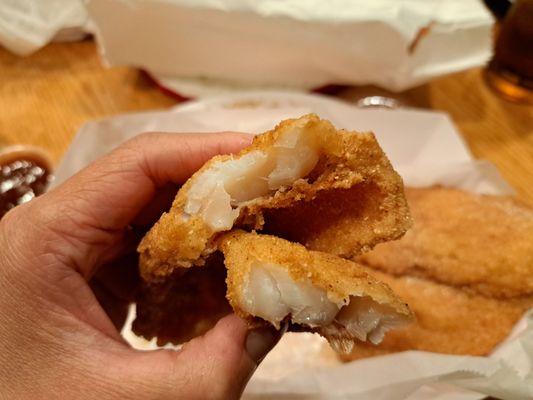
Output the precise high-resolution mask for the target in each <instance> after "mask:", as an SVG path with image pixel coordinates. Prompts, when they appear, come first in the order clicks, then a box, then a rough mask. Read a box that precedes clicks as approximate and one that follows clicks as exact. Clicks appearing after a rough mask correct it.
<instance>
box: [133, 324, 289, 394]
mask: <svg viewBox="0 0 533 400" xmlns="http://www.w3.org/2000/svg"><path fill="white" fill-rule="evenodd" d="M280 337H281V333H280V332H279V331H276V330H274V328H272V327H270V328H262V329H259V330H252V331H249V330H248V329H247V327H246V324H245V323H244V321H242V320H241V319H240V318H238V317H237V316H235V315H229V316H227V317H225V318H223V319H221V320H220V321H219V322H218V323H217V325H216V326H215V327H214V328H213V329H212V330H211V331H209V332H208V333H207V334H206V335H204V336H202V337H199V338H196V339H194V340H192V341H191V342H189V343H187V344H186V345H185V346H184V347H183V349H182V350H181V351H180V352H178V353H176V352H172V351H166V350H165V351H161V352H152V353H144V354H141V355H139V359H138V360H137V361H138V362H139V364H142V365H143V367H142V369H141V370H137V373H141V374H143V375H144V377H145V382H146V383H149V385H150V386H151V387H152V388H158V389H153V390H160V392H159V394H160V395H161V397H162V398H172V396H171V395H172V394H174V395H177V394H179V397H181V398H199V399H238V398H239V397H240V395H241V393H242V391H243V390H244V388H245V386H246V384H247V382H248V380H249V379H250V377H251V375H252V374H253V372H254V371H255V369H256V368H257V366H258V364H259V363H260V362H261V361H262V359H263V358H264V357H265V355H266V354H267V353H268V352H269V351H270V350H271V349H272V348H273V347H274V346H275V344H276V343H277V342H278V341H279V339H280Z"/></svg>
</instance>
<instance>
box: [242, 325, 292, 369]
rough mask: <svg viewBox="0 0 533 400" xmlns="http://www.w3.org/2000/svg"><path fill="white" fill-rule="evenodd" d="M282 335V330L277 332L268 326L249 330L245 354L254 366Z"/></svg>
mask: <svg viewBox="0 0 533 400" xmlns="http://www.w3.org/2000/svg"><path fill="white" fill-rule="evenodd" d="M283 333H284V331H283V328H282V330H280V331H278V330H276V329H275V328H274V327H273V326H270V325H269V326H264V327H261V328H256V329H253V330H250V331H249V332H248V336H246V352H247V353H248V355H249V356H250V358H251V359H252V360H254V361H255V362H256V364H259V363H260V362H261V361H263V358H265V356H266V355H267V354H268V352H269V351H270V350H272V348H273V347H274V346H275V345H276V343H278V341H279V339H280V338H281V336H282V335H283Z"/></svg>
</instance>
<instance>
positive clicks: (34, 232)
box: [0, 133, 279, 399]
mask: <svg viewBox="0 0 533 400" xmlns="http://www.w3.org/2000/svg"><path fill="white" fill-rule="evenodd" d="M249 141H250V139H249V136H248V135H242V134H233V133H218V134H195V135H186V134H183V135H171V134H156V133H153V134H143V135H140V136H138V137H136V138H134V139H132V140H130V141H129V142H126V143H125V144H123V145H122V146H120V147H119V148H117V149H116V150H115V151H113V152H112V153H110V154H109V155H107V156H105V157H103V158H101V159H100V160H98V161H96V162H95V163H93V164H92V165H90V166H89V167H87V168H85V169H84V170H83V171H81V172H79V173H78V174H76V175H75V176H73V177H72V178H71V179H70V180H68V181H67V182H65V183H64V184H62V185H61V186H59V187H57V188H56V189H55V190H52V191H51V192H49V193H47V194H45V195H43V196H41V197H39V198H37V199H34V200H32V201H31V202H29V203H27V204H25V205H22V206H19V207H16V208H15V209H13V210H12V211H10V212H9V213H8V214H6V216H5V217H4V218H3V219H2V220H1V221H0V397H2V398H4V396H5V398H9V399H40V398H43V399H54V398H62V399H63V398H68V399H74V398H76V399H89V398H90V399H92V398H94V399H115V398H116V399H124V398H139V399H152V398H157V399H178V398H180V399H232V398H237V397H239V396H240V394H241V393H242V390H243V389H244V386H245V385H246V383H247V381H248V379H249V378H250V376H251V374H252V373H253V371H254V370H255V368H256V367H257V365H258V363H259V362H260V361H261V359H262V358H263V357H264V356H265V355H266V353H267V352H268V351H269V350H270V349H271V348H272V347H273V346H274V345H275V343H276V342H277V340H278V339H279V334H277V333H275V332H273V331H271V330H268V329H267V330H262V331H251V332H250V333H249V332H248V331H247V328H246V326H245V324H244V322H243V321H241V320H240V319H239V318H237V317H236V316H234V315H230V316H227V317H225V318H223V319H222V320H220V321H219V323H218V324H217V325H216V326H215V327H214V328H213V329H212V330H211V331H209V332H208V333H207V334H206V335H204V336H202V337H199V338H196V339H194V340H192V341H191V342H189V343H187V344H186V345H185V346H184V347H183V348H182V349H181V350H180V351H172V350H157V351H152V352H141V351H136V350H133V349H132V348H130V347H129V346H128V345H127V343H125V342H124V340H123V339H122V338H121V336H120V335H119V333H118V331H117V329H116V327H115V326H114V324H113V322H112V319H111V318H110V317H109V315H108V314H107V313H106V312H105V311H104V309H103V308H102V306H101V304H100V303H99V302H98V300H97V297H96V296H95V292H93V290H92V289H91V286H89V284H88V281H89V280H90V279H91V277H93V276H95V274H97V272H98V271H99V270H100V272H102V271H103V270H102V269H101V267H102V266H103V265H104V264H108V265H110V266H111V268H112V266H113V263H111V264H110V262H112V261H113V260H116V259H117V258H118V257H119V256H121V255H123V254H125V252H127V251H128V249H129V250H131V249H132V246H133V245H134V243H132V241H131V229H130V228H129V227H130V226H131V225H135V224H136V223H139V222H142V220H143V219H144V220H146V218H149V216H150V214H154V204H158V203H160V200H161V196H160V195H159V196H158V194H160V193H161V192H160V191H159V189H160V188H164V187H168V184H169V183H176V184H179V183H182V182H183V181H185V180H186V179H187V178H188V177H189V176H190V175H191V174H192V173H193V172H194V171H196V170H197V169H198V168H199V167H200V166H201V165H202V164H203V163H204V162H205V161H206V160H208V159H209V158H211V157H212V156H214V155H215V154H219V153H229V152H234V151H238V150H240V149H241V148H242V147H244V146H245V145H246V144H248V143H249ZM163 192H164V191H163ZM117 268H118V267H117ZM117 271H119V270H118V269H117ZM98 275H99V278H100V280H102V281H103V282H104V284H105V280H106V278H105V277H106V275H108V276H111V277H113V276H114V277H115V278H116V276H117V274H113V273H111V274H102V276H100V274H98ZM116 283H117V282H115V285H112V286H114V287H115V288H116V287H117V285H116ZM118 283H120V281H118ZM118 286H119V287H120V284H119V285H118ZM123 289H124V288H123ZM111 297H112V296H111ZM98 298H100V299H101V298H103V296H99V297H98ZM112 303H113V302H112V301H109V302H106V303H102V304H107V306H109V304H112ZM107 306H106V309H107V308H108V307H107ZM109 309H112V307H109ZM110 314H112V313H110ZM113 319H114V320H115V321H116V318H113Z"/></svg>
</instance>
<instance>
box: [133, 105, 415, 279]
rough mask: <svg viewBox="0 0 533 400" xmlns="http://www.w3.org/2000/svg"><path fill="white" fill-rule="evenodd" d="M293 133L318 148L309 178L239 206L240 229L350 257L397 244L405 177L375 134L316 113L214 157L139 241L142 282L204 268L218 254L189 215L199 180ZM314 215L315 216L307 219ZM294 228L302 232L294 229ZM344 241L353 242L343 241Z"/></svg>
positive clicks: (405, 218) (405, 219)
mask: <svg viewBox="0 0 533 400" xmlns="http://www.w3.org/2000/svg"><path fill="white" fill-rule="evenodd" d="M295 129H300V130H301V132H302V135H303V136H304V137H306V138H310V139H309V140H310V141H312V142H313V143H315V144H316V145H317V146H318V159H317V162H316V164H315V165H314V167H313V169H312V170H311V171H310V172H309V173H307V174H306V175H305V176H304V177H303V179H297V180H296V181H293V182H292V183H291V184H289V185H283V186H281V187H279V188H277V189H275V190H271V191H270V192H268V193H267V194H266V195H262V196H259V197H256V198H253V199H251V200H247V201H245V202H242V203H240V204H239V207H238V211H239V216H238V218H237V219H236V221H235V224H234V226H235V227H242V228H247V229H258V230H259V229H261V228H262V227H263V225H264V224H265V223H266V226H267V228H268V230H269V232H273V233H276V234H277V235H280V236H284V237H287V238H290V239H292V240H296V241H299V242H302V243H304V244H306V245H308V246H310V247H311V248H314V249H320V250H327V251H331V252H334V253H335V254H338V255H342V256H345V257H352V256H355V255H357V254H359V253H360V252H361V251H362V250H366V249H368V248H371V247H373V246H374V245H375V244H376V243H378V242H381V241H385V240H391V239H396V238H398V237H400V236H401V235H402V234H403V233H404V232H405V231H406V230H407V229H408V228H409V226H410V224H411V220H410V216H409V210H408V207H407V203H406V201H405V197H404V194H403V183H402V180H401V178H400V176H399V175H398V174H397V173H396V172H395V171H394V169H393V168H392V166H391V164H390V162H389V160H388V159H387V157H386V156H385V154H384V153H383V151H382V150H381V148H380V147H379V145H378V143H377V141H376V139H375V137H374V135H373V134H372V133H357V132H347V131H344V130H336V129H335V128H334V127H333V126H332V125H331V123H329V122H328V121H324V120H321V119H320V118H318V117H317V116H316V115H313V114H310V115H307V116H304V117H301V118H299V119H295V120H286V121H283V122H281V123H280V124H279V125H278V126H277V127H276V128H275V129H273V130H272V131H269V132H266V133H264V134H262V135H259V136H257V137H256V138H255V139H254V142H253V144H252V145H251V146H249V147H248V148H246V149H244V150H243V151H241V152H240V153H239V154H237V155H233V156H232V155H225V156H217V157H214V158H213V159H212V160H210V161H209V162H207V163H206V164H205V165H204V166H203V167H202V168H201V169H200V170H199V171H198V172H196V173H195V174H194V175H193V176H192V177H191V178H190V179H189V180H188V181H187V182H186V183H185V185H184V186H183V187H182V188H181V189H180V191H179V192H178V194H177V196H176V199H175V200H174V203H173V205H172V208H171V210H170V211H169V212H168V213H165V214H163V215H162V217H161V219H160V220H159V222H158V223H157V224H156V225H154V227H153V228H152V229H151V230H150V232H149V233H148V234H147V235H146V236H145V238H144V239H143V241H142V242H141V244H140V246H139V252H140V266H141V275H142V276H143V278H144V279H145V280H147V281H157V280H161V279H164V277H165V276H167V275H169V274H171V273H172V271H173V270H174V269H175V268H179V267H190V266H191V265H195V264H196V265H201V264H202V263H203V260H204V259H205V257H207V256H208V255H209V254H210V253H212V252H213V251H215V247H216V246H215V245H214V240H215V239H216V234H217V231H216V230H214V229H213V228H212V226H210V225H209V224H207V223H206V221H205V220H204V219H203V218H202V216H201V215H200V214H194V213H193V214H190V213H186V212H185V210H186V207H187V204H188V201H189V196H190V191H191V188H192V187H194V185H195V182H197V181H198V180H199V179H201V177H202V176H205V174H206V173H207V174H209V173H212V172H213V171H214V170H215V169H216V168H218V167H220V165H221V164H222V163H227V162H229V161H231V160H239V159H242V158H243V157H244V156H246V155H248V156H249V155H250V154H251V153H253V152H262V153H264V154H270V153H273V152H275V151H276V148H277V147H279V146H278V143H279V141H280V140H283V138H286V137H287V135H290V134H291V132H293V131H294V130H295ZM331 204H334V205H335V206H334V207H331ZM308 210H313V211H314V213H312V214H309V217H306V215H307V214H306V213H307V212H308ZM317 213H319V214H320V215H323V216H326V217H327V218H323V219H322V220H321V222H318V223H316V224H313V223H311V222H310V221H311V220H312V219H314V218H315V216H316V214H317ZM341 215H343V218H341ZM293 217H294V219H293ZM294 226H299V227H300V228H301V229H300V230H295V229H293V227H294ZM339 237H348V238H350V240H346V241H344V242H341V241H339V240H338V239H339ZM337 242H338V243H341V244H339V245H336V244H335V243H337Z"/></svg>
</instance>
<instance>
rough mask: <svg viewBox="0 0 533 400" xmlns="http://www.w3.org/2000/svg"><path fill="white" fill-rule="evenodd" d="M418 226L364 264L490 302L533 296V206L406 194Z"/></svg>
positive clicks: (432, 191) (430, 191) (426, 191)
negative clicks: (462, 291)
mask: <svg viewBox="0 0 533 400" xmlns="http://www.w3.org/2000/svg"><path fill="white" fill-rule="evenodd" d="M406 196H407V199H408V203H409V205H410V209H411V213H412V216H413V219H414V226H413V228H412V229H411V230H409V231H408V232H407V233H406V234H405V236H404V237H403V238H402V239H401V240H398V241H394V242H388V243H382V244H379V245H377V246H376V247H375V249H374V250H373V251H371V252H369V253H366V254H364V255H362V256H361V257H360V258H359V261H360V262H362V263H363V264H366V265H368V266H370V267H372V268H374V269H378V270H382V271H385V272H388V273H391V274H393V275H411V276H418V277H422V278H426V279H429V280H434V281H437V282H440V283H443V284H446V285H451V286H455V287H460V288H464V289H468V290H471V291H472V292H473V293H479V294H483V295H486V296H489V297H497V298H502V299H504V298H514V297H527V296H531V295H533V207H531V206H528V205H526V204H523V203H520V202H519V201H518V200H516V199H514V198H511V197H503V196H482V195H476V194H471V193H467V192H463V191H460V190H456V189H447V188H423V189H413V188H409V189H407V190H406Z"/></svg>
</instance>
